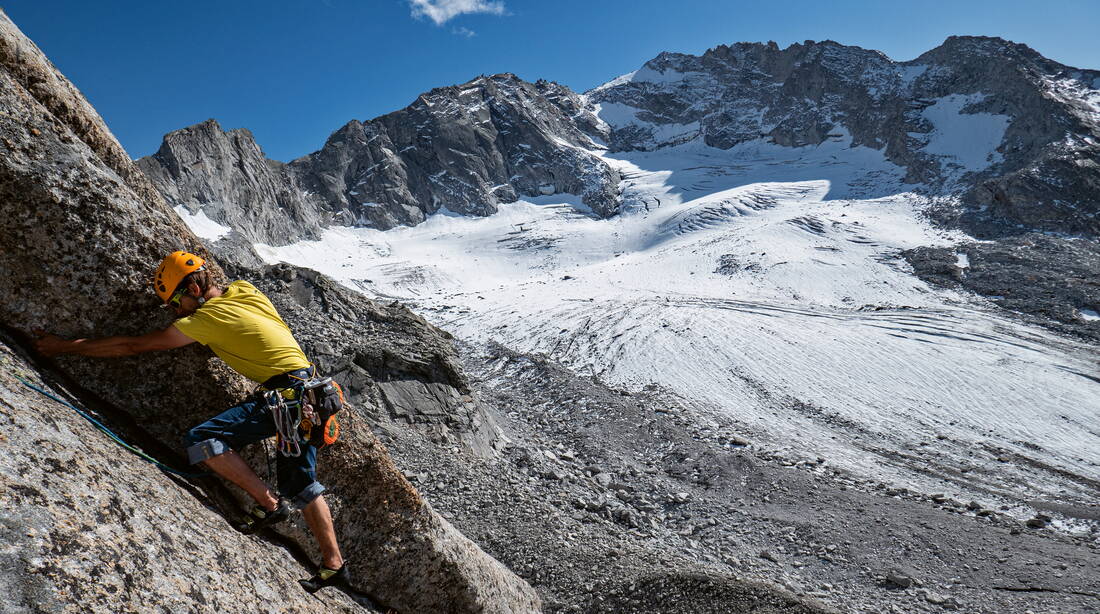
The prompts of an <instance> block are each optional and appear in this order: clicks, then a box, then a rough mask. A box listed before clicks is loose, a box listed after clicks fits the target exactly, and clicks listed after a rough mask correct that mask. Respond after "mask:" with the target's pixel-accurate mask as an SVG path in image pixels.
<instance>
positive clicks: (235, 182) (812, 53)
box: [138, 36, 1100, 244]
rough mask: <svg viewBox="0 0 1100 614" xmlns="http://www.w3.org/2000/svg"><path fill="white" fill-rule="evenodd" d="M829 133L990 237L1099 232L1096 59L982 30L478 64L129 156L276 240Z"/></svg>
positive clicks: (488, 209)
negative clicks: (874, 40) (389, 103)
mask: <svg viewBox="0 0 1100 614" xmlns="http://www.w3.org/2000/svg"><path fill="white" fill-rule="evenodd" d="M962 133H965V134H967V135H968V136H967V137H966V138H968V139H970V140H971V141H975V142H977V145H975V144H974V143H967V144H966V145H962V144H960V142H959V141H958V140H957V139H958V138H959V136H958V135H959V134H962ZM829 139H832V140H837V139H840V140H844V139H850V143H851V145H852V146H853V147H858V146H866V147H869V148H873V149H876V150H880V151H882V152H883V154H884V156H885V158H886V159H887V160H889V161H890V162H893V163H894V164H897V165H899V166H900V167H903V168H904V169H906V176H905V179H906V181H907V182H910V183H912V184H913V186H914V188H915V189H918V190H923V191H925V192H927V193H929V194H933V195H951V196H952V197H953V198H951V199H949V200H948V201H947V202H948V203H950V206H945V207H943V208H941V210H940V211H939V212H938V218H939V219H940V221H941V222H942V223H944V224H947V225H950V226H961V227H963V228H964V229H966V230H968V231H970V232H972V233H974V234H976V235H980V236H985V237H997V236H1007V235H1013V234H1019V233H1020V232H1021V231H1026V230H1038V231H1047V232H1057V233H1064V234H1072V235H1085V236H1090V237H1095V236H1096V235H1097V234H1098V233H1100V226H1097V222H1096V219H1098V218H1097V217H1096V215H1095V214H1096V213H1097V210H1096V205H1095V203H1096V202H1097V201H1098V198H1097V195H1098V194H1100V184H1098V183H1097V180H1096V176H1097V174H1096V173H1095V172H1093V171H1095V169H1097V168H1100V166H1098V165H1100V72H1097V71H1094V70H1082V69H1076V68H1072V67H1068V66H1064V65H1062V64H1059V63H1057V62H1053V61H1051V60H1048V59H1046V58H1044V57H1042V56H1041V55H1039V54H1038V53H1037V52H1035V51H1034V50H1032V49H1030V48H1028V47H1027V46H1025V45H1019V44H1015V43H1011V42H1009V41H1005V40H1002V39H998V38H988V37H970V36H959V37H950V38H948V39H947V41H945V42H944V43H943V44H942V45H940V46H939V47H937V48H935V49H933V50H931V51H928V52H927V53H924V54H922V55H921V56H920V57H918V58H916V59H914V60H911V61H908V62H895V61H893V60H891V59H890V58H887V57H886V56H884V55H883V54H881V53H879V52H877V51H872V50H867V49H862V48H859V47H853V46H846V45H841V44H839V43H836V42H833V41H823V42H814V41H806V42H805V43H802V44H794V45H791V46H790V47H787V48H786V49H780V48H779V47H778V46H777V45H776V44H775V43H767V44H762V43H737V44H734V45H721V46H718V47H715V48H713V49H710V50H708V51H707V52H705V53H703V54H702V55H699V56H694V55H687V54H679V53H662V54H660V55H658V56H657V57H656V58H654V59H652V60H650V61H649V62H646V63H645V64H644V65H643V66H642V67H641V68H640V69H639V70H637V71H634V72H632V73H629V74H627V75H624V76H622V77H619V78H617V79H613V80H612V81H609V82H608V83H606V84H604V85H602V86H600V87H597V88H595V89H593V90H592V91H590V92H587V93H585V94H583V95H578V94H576V93H574V92H572V91H570V90H569V89H568V88H567V87H565V86H562V85H559V84H556V83H551V82H547V81H538V82H536V83H528V82H525V81H523V80H522V79H519V78H518V77H516V76H515V75H511V74H500V75H493V76H491V77H485V76H482V77H478V78H477V79H474V80H471V81H469V82H467V83H464V84H461V85H457V86H451V87H444V88H437V89H434V90H431V91H430V92H427V93H425V94H423V95H421V96H420V97H418V98H417V100H416V101H415V102H414V103H413V104H411V105H410V106H408V107H407V108H405V109H403V110H400V111H397V112H394V113H390V114H388V115H384V116H382V117H379V118H376V119H373V120H370V121H364V122H360V121H352V122H349V123H348V124H346V125H345V126H344V127H342V128H341V129H339V130H337V131H336V132H335V133H333V135H332V136H331V137H330V138H329V139H328V141H327V142H326V143H325V145H324V146H323V147H322V148H321V149H320V150H319V151H317V152H314V153H312V154H309V155H307V156H304V157H302V158H299V159H297V160H294V161H293V162H290V163H289V164H286V165H284V164H282V163H279V162H275V161H271V160H266V159H264V158H263V157H262V154H260V152H259V149H258V147H256V145H255V143H254V142H253V141H252V139H251V135H250V134H248V133H247V131H231V132H229V133H223V132H221V130H220V128H219V127H218V126H217V124H216V123H215V122H212V121H208V122H204V123H203V124H199V125H197V126H193V127H191V128H185V129H183V130H180V131H177V132H173V133H171V134H169V135H168V136H166V138H165V141H164V145H163V146H162V148H161V150H160V151H158V153H157V154H155V155H153V156H150V157H147V158H143V159H142V160H140V161H139V162H138V164H139V166H140V167H141V168H142V170H144V171H145V172H146V173H147V174H149V176H150V177H151V178H152V179H153V181H154V183H155V184H156V185H157V187H158V188H159V189H160V190H161V192H162V193H164V194H165V196H166V198H167V199H168V200H169V202H170V203H172V204H173V205H174V206H184V207H186V208H187V209H188V210H189V211H191V212H192V213H194V212H196V211H199V210H202V211H204V212H205V213H206V214H207V216H208V217H210V218H211V219H213V220H214V221H217V222H219V223H221V224H224V225H228V226H230V227H233V228H235V229H237V230H238V231H240V232H242V233H244V234H245V235H246V236H248V237H250V238H253V239H254V240H255V238H256V237H259V238H262V240H263V241H264V242H267V243H272V244H282V243H286V242H291V241H293V240H294V239H296V238H300V237H311V236H314V235H315V234H316V232H317V229H318V227H319V226H324V225H326V224H329V223H336V224H344V225H366V226H370V227H375V228H380V229H387V228H391V227H393V226H395V225H402V224H403V225H414V224H418V223H420V222H422V221H423V220H424V219H425V217H426V216H427V215H431V214H432V213H435V212H438V211H439V210H440V209H441V208H446V209H447V210H449V211H452V212H454V213H459V214H464V215H488V214H491V213H493V212H495V211H496V209H497V206H498V205H499V204H501V203H508V202H512V201H514V200H516V199H518V198H520V197H532V196H538V195H540V194H546V193H561V192H566V193H571V194H576V195H579V196H581V198H582V200H583V202H584V203H585V204H586V205H588V206H589V207H590V208H591V209H592V210H593V212H594V213H595V214H596V215H599V216H601V217H607V216H610V215H614V214H616V213H617V212H618V210H619V206H620V203H619V198H618V194H619V192H620V188H619V177H618V176H617V174H616V173H615V172H614V171H613V170H612V169H611V168H610V167H608V165H607V164H606V163H605V162H603V161H602V160H601V159H600V157H599V156H598V155H595V154H599V153H600V152H601V151H604V150H605V149H606V150H610V151H611V152H615V151H633V150H651V149H654V148H659V147H667V146H672V145H677V144H680V143H685V142H688V141H693V140H699V141H701V142H703V143H706V144H707V145H710V146H712V147H717V148H721V149H729V148H731V147H736V146H738V145H741V144H746V143H752V142H769V143H774V144H777V145H780V146H784V147H803V146H814V145H818V144H820V143H823V142H825V141H826V140H829ZM983 147H984V148H986V149H982V148H983ZM280 216H282V220H281V221H280ZM287 221H289V222H290V225H289V226H288V225H287Z"/></svg>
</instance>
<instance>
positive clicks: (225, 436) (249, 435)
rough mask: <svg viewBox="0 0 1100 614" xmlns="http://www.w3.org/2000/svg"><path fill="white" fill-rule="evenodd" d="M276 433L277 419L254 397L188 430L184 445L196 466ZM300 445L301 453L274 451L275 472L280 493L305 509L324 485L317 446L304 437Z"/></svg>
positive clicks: (265, 405)
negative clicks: (290, 454) (319, 479)
mask: <svg viewBox="0 0 1100 614" xmlns="http://www.w3.org/2000/svg"><path fill="white" fill-rule="evenodd" d="M274 436H275V421H274V420H273V419H272V417H271V412H270V411H269V410H268V409H267V404H266V403H265V402H264V401H263V400H262V399H260V398H259V397H257V396H252V397H249V398H248V399H245V400H244V401H243V402H241V403H238V404H237V405H234V406H233V407H230V408H229V409H227V410H225V411H224V412H222V413H221V414H219V415H217V416H215V417H213V418H211V419H209V420H207V421H206V422H203V423H202V424H200V425H198V426H196V427H195V428H193V429H191V430H190V431H188V432H187V436H186V437H184V445H186V446H187V458H188V460H190V461H191V464H193V465H194V464H196V463H201V462H202V461H204V460H206V459H208V458H211V457H214V456H218V455H219V454H224V453H225V452H228V451H229V450H240V449H241V448H243V447H245V446H247V445H248V444H250V443H254V442H257V441H260V440H263V439H267V438H268V437H274ZM299 445H300V446H301V450H302V454H301V456H296V457H295V456H283V455H282V454H279V453H278V452H276V453H275V457H276V461H275V474H276V476H277V478H278V481H279V494H280V495H281V496H282V497H283V498H284V499H289V500H290V502H291V503H292V504H293V505H294V507H296V508H298V509H302V508H304V507H305V506H307V505H309V504H310V502H312V501H313V500H314V499H316V498H317V496H318V495H320V494H321V493H322V492H324V491H325V487H324V486H322V485H321V484H320V483H319V482H317V448H315V447H313V446H311V445H309V443H307V442H306V441H305V440H304V439H303V440H300V441H299Z"/></svg>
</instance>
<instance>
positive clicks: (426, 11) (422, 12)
mask: <svg viewBox="0 0 1100 614" xmlns="http://www.w3.org/2000/svg"><path fill="white" fill-rule="evenodd" d="M409 5H410V6H411V7H412V15H413V17H427V18H428V19H431V20H432V21H434V22H435V25H437V26H441V25H443V24H445V23H447V22H448V21H450V20H451V19H452V18H454V17H457V16H459V15H465V14H468V13H488V14H490V15H503V14H504V3H503V2H496V1H493V0H409Z"/></svg>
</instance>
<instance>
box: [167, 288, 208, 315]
mask: <svg viewBox="0 0 1100 614" xmlns="http://www.w3.org/2000/svg"><path fill="white" fill-rule="evenodd" d="M200 292H201V291H200V289H199V285H198V284H195V283H191V284H188V285H187V286H185V287H183V288H180V289H179V290H178V291H177V292H176V293H175V294H173V295H172V297H171V298H169V299H168V305H169V306H170V307H172V308H173V309H175V310H176V315H177V316H179V317H185V316H189V315H191V314H193V313H195V310H196V309H198V308H199V301H198V299H196V298H195V297H196V296H199V294H200Z"/></svg>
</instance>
